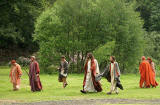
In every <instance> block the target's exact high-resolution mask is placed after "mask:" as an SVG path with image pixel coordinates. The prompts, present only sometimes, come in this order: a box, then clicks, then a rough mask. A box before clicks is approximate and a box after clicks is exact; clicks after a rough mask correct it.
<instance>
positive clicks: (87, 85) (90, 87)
mask: <svg viewBox="0 0 160 105" xmlns="http://www.w3.org/2000/svg"><path fill="white" fill-rule="evenodd" d="M94 62H95V64H96V73H98V74H99V66H98V62H97V60H96V59H94ZM84 91H86V92H97V91H96V90H95V88H94V85H93V81H92V74H91V60H89V61H88V69H87V75H86V83H85V86H84Z"/></svg>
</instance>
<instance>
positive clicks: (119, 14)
mask: <svg viewBox="0 0 160 105" xmlns="http://www.w3.org/2000/svg"><path fill="white" fill-rule="evenodd" d="M106 5H107V6H106ZM35 28H36V30H35V40H37V41H38V43H39V45H40V51H39V55H40V58H41V59H40V62H41V65H42V66H43V67H44V68H47V67H48V66H49V65H50V62H53V61H54V58H53V56H54V54H57V53H60V54H63V55H66V56H67V57H68V60H69V62H71V64H73V66H74V65H75V64H76V67H77V65H80V67H83V64H84V58H85V56H86V54H87V53H88V52H93V51H94V52H96V49H99V47H102V46H104V47H105V46H106V43H108V44H107V45H108V46H110V45H109V42H110V41H115V47H114V48H112V49H110V50H111V51H110V53H109V52H107V49H106V50H104V51H103V53H109V55H115V56H116V57H117V61H118V62H119V63H120V64H121V69H122V71H125V70H130V71H128V72H131V70H133V69H135V65H136V64H137V62H138V60H139V59H138V58H139V57H140V56H141V55H142V45H143V40H142V38H143V29H142V21H141V19H140V18H139V14H138V13H136V12H135V11H134V9H133V8H132V6H130V5H128V6H126V5H125V2H123V1H110V0H101V1H99V0H90V1H85V0H63V1H57V2H55V4H54V6H53V8H51V9H47V10H46V11H45V12H44V13H42V15H41V16H40V17H39V18H38V19H37V23H36V27H35ZM102 48H103V47H102ZM105 51H106V52H105ZM104 55H105V54H104ZM75 56H76V57H75ZM96 56H97V57H98V56H102V55H96ZM96 56H95V58H96ZM106 57H108V56H106ZM75 59H76V61H75ZM105 59H106V60H107V59H109V57H108V58H105ZM52 60H53V61H52ZM79 62H81V63H80V64H79ZM100 63H101V62H100ZM80 67H77V68H76V69H77V72H78V71H80V70H81V68H80ZM129 68H130V69H129Z"/></svg>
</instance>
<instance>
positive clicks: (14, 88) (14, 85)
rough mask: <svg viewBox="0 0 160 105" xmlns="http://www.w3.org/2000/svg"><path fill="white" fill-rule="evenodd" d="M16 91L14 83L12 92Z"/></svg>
mask: <svg viewBox="0 0 160 105" xmlns="http://www.w3.org/2000/svg"><path fill="white" fill-rule="evenodd" d="M16 90H17V88H16V84H15V83H13V91H16Z"/></svg>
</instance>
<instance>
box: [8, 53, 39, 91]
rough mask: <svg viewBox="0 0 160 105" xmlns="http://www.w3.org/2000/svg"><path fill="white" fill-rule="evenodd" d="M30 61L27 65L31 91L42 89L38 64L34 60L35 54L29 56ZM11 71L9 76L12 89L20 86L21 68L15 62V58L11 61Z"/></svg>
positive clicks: (17, 88)
mask: <svg viewBox="0 0 160 105" xmlns="http://www.w3.org/2000/svg"><path fill="white" fill-rule="evenodd" d="M30 59H31V63H30V67H29V74H28V76H29V82H30V86H31V91H32V92H35V91H41V90H42V84H41V81H40V77H39V73H40V69H39V64H38V62H37V61H36V58H35V56H31V58H30ZM11 65H12V66H11V71H10V75H9V77H10V78H11V83H12V84H13V90H14V91H16V90H19V88H20V78H21V76H22V70H21V66H20V65H19V64H18V63H16V60H12V61H11Z"/></svg>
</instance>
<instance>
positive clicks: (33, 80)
mask: <svg viewBox="0 0 160 105" xmlns="http://www.w3.org/2000/svg"><path fill="white" fill-rule="evenodd" d="M39 73H40V69H39V64H38V62H37V61H36V60H35V56H31V63H30V70H29V80H30V86H31V91H32V92H35V91H41V90H42V84H41V81H40V77H39Z"/></svg>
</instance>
